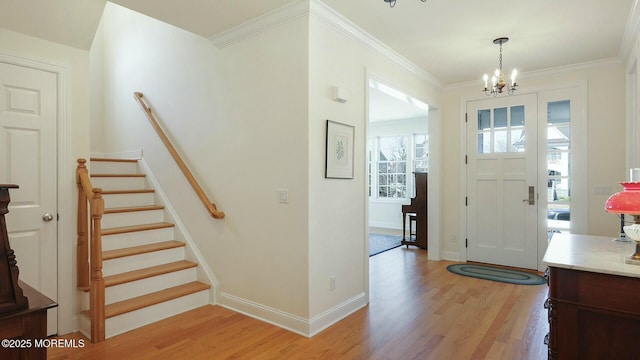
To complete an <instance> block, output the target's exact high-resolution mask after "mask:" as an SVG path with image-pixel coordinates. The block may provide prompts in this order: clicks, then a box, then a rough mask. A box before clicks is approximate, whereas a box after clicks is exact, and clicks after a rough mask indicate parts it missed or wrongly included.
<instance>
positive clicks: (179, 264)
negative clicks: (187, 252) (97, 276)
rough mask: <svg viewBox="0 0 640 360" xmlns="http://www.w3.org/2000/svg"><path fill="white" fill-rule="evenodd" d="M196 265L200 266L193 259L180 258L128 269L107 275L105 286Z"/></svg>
mask: <svg viewBox="0 0 640 360" xmlns="http://www.w3.org/2000/svg"><path fill="white" fill-rule="evenodd" d="M196 266H198V264H197V263H195V262H193V261H188V260H180V261H176V262H172V263H167V264H162V265H156V266H151V267H148V268H144V269H140V270H133V271H128V272H125V273H121V274H116V275H111V276H105V277H104V286H106V287H109V286H115V285H120V284H124V283H128V282H132V281H136V280H142V279H147V278H150V277H154V276H158V275H163V274H168V273H171V272H175V271H180V270H185V269H190V268H193V267H196Z"/></svg>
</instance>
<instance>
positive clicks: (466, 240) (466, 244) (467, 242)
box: [464, 238, 469, 248]
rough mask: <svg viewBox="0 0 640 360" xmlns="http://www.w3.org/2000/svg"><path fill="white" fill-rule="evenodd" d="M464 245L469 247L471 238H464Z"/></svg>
mask: <svg viewBox="0 0 640 360" xmlns="http://www.w3.org/2000/svg"><path fill="white" fill-rule="evenodd" d="M464 247H466V248H468V247H469V239H466V238H465V239H464Z"/></svg>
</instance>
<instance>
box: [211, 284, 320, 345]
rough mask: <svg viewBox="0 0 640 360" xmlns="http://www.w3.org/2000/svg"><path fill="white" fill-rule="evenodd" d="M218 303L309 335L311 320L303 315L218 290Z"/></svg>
mask: <svg viewBox="0 0 640 360" xmlns="http://www.w3.org/2000/svg"><path fill="white" fill-rule="evenodd" d="M216 300H217V305H219V306H222V307H224V308H227V309H229V310H233V311H235V312H239V313H241V314H244V315H247V316H249V317H252V318H254V319H258V320H260V321H264V322H266V323H269V324H271V325H275V326H278V327H281V328H283V329H286V330H289V331H291V332H294V333H296V334H299V335H302V336H305V337H310V336H309V330H308V329H309V321H308V320H307V319H305V318H303V317H301V316H297V315H293V314H289V313H286V312H284V311H281V310H278V309H274V308H271V307H268V306H265V305H262V304H259V303H256V302H253V301H250V300H246V299H242V298H240V297H237V296H235V295H231V294H227V293H225V292H218V294H217V297H216Z"/></svg>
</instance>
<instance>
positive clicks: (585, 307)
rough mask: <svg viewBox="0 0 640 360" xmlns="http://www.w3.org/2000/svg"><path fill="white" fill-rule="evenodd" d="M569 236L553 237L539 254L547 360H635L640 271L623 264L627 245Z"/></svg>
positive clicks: (638, 352)
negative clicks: (544, 272) (543, 267)
mask: <svg viewBox="0 0 640 360" xmlns="http://www.w3.org/2000/svg"><path fill="white" fill-rule="evenodd" d="M573 236H575V235H573ZM575 237H577V238H573V239H571V238H570V235H567V236H565V237H562V236H560V237H559V238H556V237H554V239H553V240H552V242H551V244H550V246H549V249H548V250H547V254H545V263H547V265H549V298H548V299H547V301H546V302H545V307H546V308H547V310H548V314H549V334H548V338H547V340H548V346H549V359H560V360H566V359H581V360H583V359H587V360H588V359H639V358H640V350H639V349H638V346H637V345H636V344H637V343H636V341H638V336H639V335H640V266H639V265H629V264H625V263H624V255H628V254H630V253H632V252H633V245H632V244H630V245H627V244H619V243H618V244H616V243H613V242H612V241H611V238H605V237H602V238H601V237H586V236H575ZM580 240H585V241H584V242H581V241H580ZM554 241H555V242H556V243H555V244H554ZM554 245H555V246H554ZM592 245H593V246H592ZM550 251H551V252H553V251H565V252H567V253H568V254H564V255H560V254H557V253H556V254H555V255H554V254H549V252H550ZM559 259H560V260H562V259H565V260H563V261H558V260H559Z"/></svg>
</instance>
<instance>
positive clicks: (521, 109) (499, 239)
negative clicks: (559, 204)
mask: <svg viewBox="0 0 640 360" xmlns="http://www.w3.org/2000/svg"><path fill="white" fill-rule="evenodd" d="M537 154H538V152H537V96H536V95H535V94H529V95H520V96H510V97H504V98H491V99H488V100H480V101H470V102H468V103H467V260H469V261H477V262H483V263H490V264H499V265H506V266H514V267H520V268H528V269H536V268H537V263H538V256H537V254H538V253H537V231H538V230H537V229H538V227H537V221H538V220H537V213H538V189H537V188H536V185H537V180H538V177H537V173H538V167H537V165H538V164H537V156H538V155H537Z"/></svg>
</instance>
